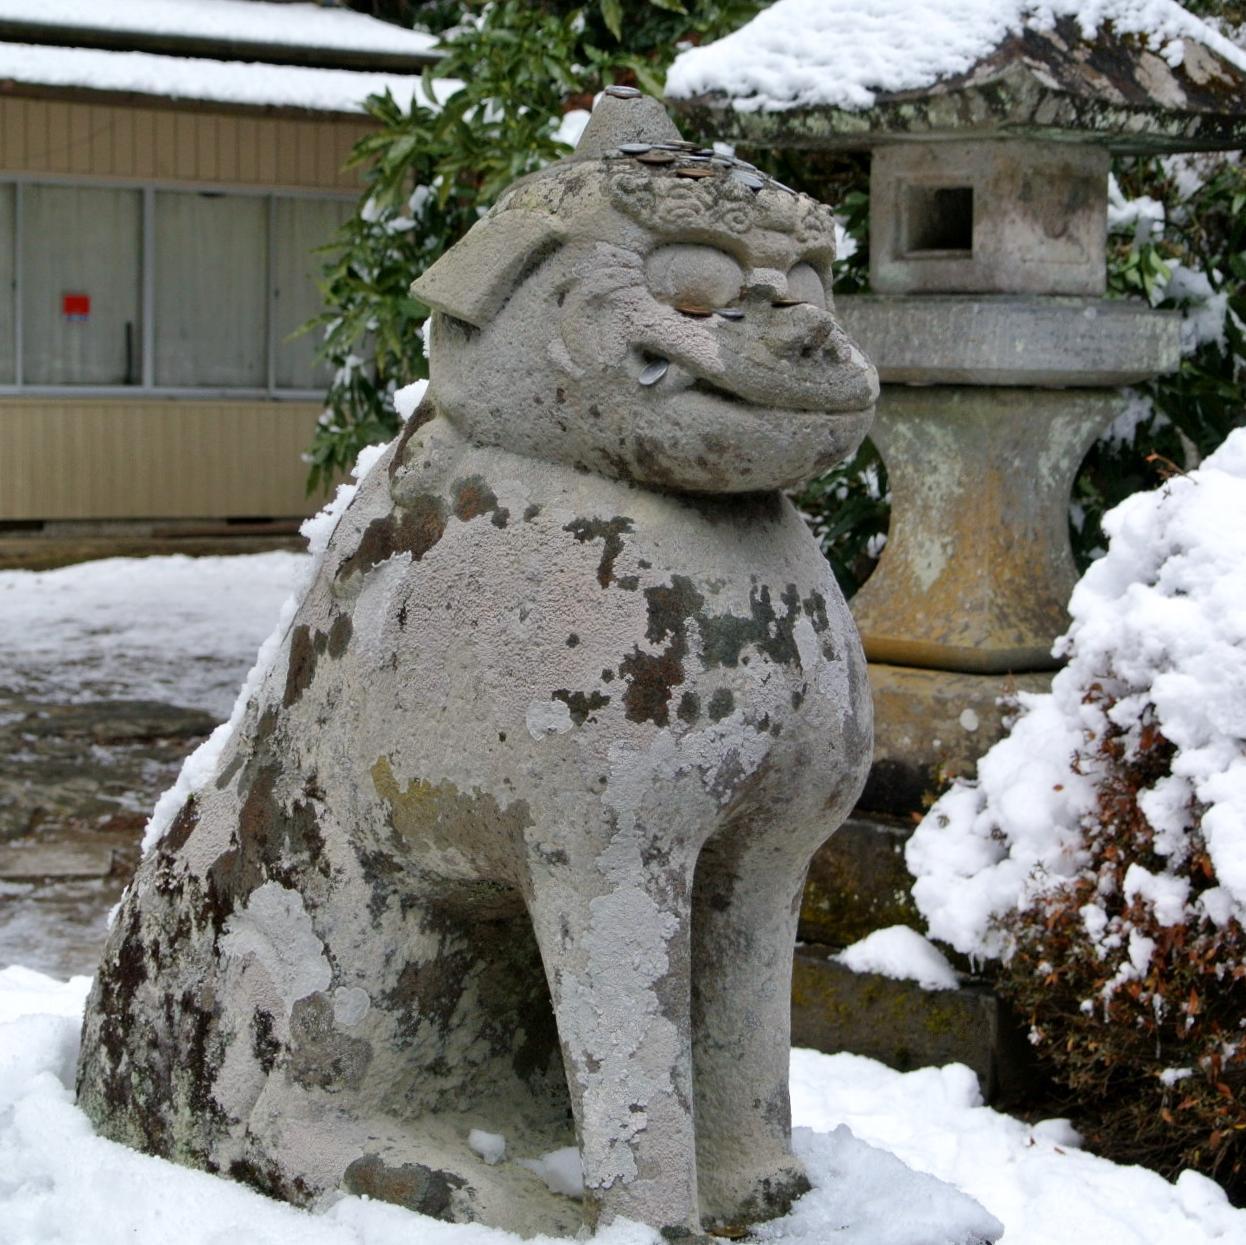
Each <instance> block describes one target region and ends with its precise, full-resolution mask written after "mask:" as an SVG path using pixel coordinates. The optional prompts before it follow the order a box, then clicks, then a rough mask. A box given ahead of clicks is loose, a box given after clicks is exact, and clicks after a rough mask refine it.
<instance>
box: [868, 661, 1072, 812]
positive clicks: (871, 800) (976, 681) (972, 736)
mask: <svg viewBox="0 0 1246 1245" xmlns="http://www.w3.org/2000/svg"><path fill="white" fill-rule="evenodd" d="M1050 687H1051V675H1050V674H1049V673H1044V672H1041V671H1039V672H1031V673H1027V674H1002V675H1001V674H960V673H957V672H955V671H951V670H922V669H919V668H917V667H914V666H889V665H885V664H883V663H881V662H871V663H870V688H871V690H872V691H873V694H874V764H873V766H872V768H871V770H870V778H869V782H868V784H867V785H866V788H865V792H864V794H863V795H862V796H861V800H860V806H861V807H862V808H868V809H870V810H871V811H873V812H879V813H892V814H894V815H897V816H904V815H906V814H908V813H912V812H917V811H919V810H921V809H922V808H924V807H925V806H926V804H927V803H928V802H929V799H930V797H931V796H932V795H934V794H935V793H937V792H939V791H941V790H942V789H943V788H944V787H945V786H946V785H947V782H948V780H949V779H951V778H955V777H972V776H973V774H974V772H975V766H976V764H977V760H978V758H979V757H980V756H981V755H982V754H983V753H984V752H985V751H986V750H987V749H988V748H989V747H990V746H991V745H992V744H993V743H995V742H996V740H998V739H1002V738H1003V736H1004V733H1005V728H1004V719H1005V717H1006V716H1007V715H1008V713H1009V709H1008V707H1007V705H1001V704H1000V703H999V701H1000V700H1001V699H1003V700H1009V699H1011V698H1012V697H1014V696H1015V695H1016V694H1017V692H1045V691H1048V690H1050Z"/></svg>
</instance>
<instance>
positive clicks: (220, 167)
mask: <svg viewBox="0 0 1246 1245" xmlns="http://www.w3.org/2000/svg"><path fill="white" fill-rule="evenodd" d="M370 128H371V126H370V125H369V123H368V122H367V121H366V120H363V119H358V120H357V119H355V118H329V117H325V118H321V119H311V120H301V119H296V118H293V117H289V116H264V115H260V114H257V113H254V112H251V113H228V112H214V111H211V110H209V109H207V108H194V109H181V108H177V109H175V108H171V107H159V108H158V107H151V106H145V107H131V106H126V105H118V104H90V103H78V102H72V103H69V102H62V101H58V100H50V99H15V98H12V97H11V96H0V172H6V173H50V174H59V175H79V176H82V177H119V178H131V179H135V180H140V181H168V182H221V183H225V184H227V185H231V186H251V187H264V188H265V189H306V190H355V189H357V188H358V186H359V177H358V173H357V172H356V171H355V170H351V171H350V172H343V171H342V165H343V164H344V163H345V162H346V157H347V156H348V155H349V154H350V149H351V147H352V146H353V145H354V144H355V142H356V141H358V140H359V139H360V138H362V137H363V136H364V135H365V134H366V133H367V132H368V130H369V129H370Z"/></svg>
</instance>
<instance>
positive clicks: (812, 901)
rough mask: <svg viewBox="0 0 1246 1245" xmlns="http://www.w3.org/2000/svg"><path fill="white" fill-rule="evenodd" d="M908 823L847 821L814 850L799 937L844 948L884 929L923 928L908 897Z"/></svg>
mask: <svg viewBox="0 0 1246 1245" xmlns="http://www.w3.org/2000/svg"><path fill="white" fill-rule="evenodd" d="M912 832H913V826H912V822H909V823H907V824H906V823H905V822H903V821H900V820H894V821H889V820H886V819H883V818H867V817H861V816H854V817H850V818H849V819H848V820H847V821H846V822H844V824H843V825H842V826H841V827H840V828H839V829H838V830H837V831H836V832H835V833H834V834H833V835H832V836H831V837H830V838H829V839H828V840H827V841H826V842H825V843H824V844H823V845H822V847H821V848H819V849H818V852H817V855H815V856H814V858H813V862H812V863H811V864H810V866H809V878H808V880H807V882H806V883H805V897H804V901H803V903H802V904H801V909H800V935H799V936H800V938H801V939H803V940H804V941H805V942H818V943H829V944H831V945H834V946H840V947H844V946H847V945H848V944H850V943H853V942H856V941H857V940H858V939H861V938H864V937H865V936H866V934H869V933H872V932H873V931H874V930H876V929H884V928H886V927H887V926H889V925H911V926H912V927H913V928H914V929H917V930H920V929H923V928H924V926H923V924H922V920H921V917H920V915H919V914H918V911H917V908H916V906H915V905H914V903H913V899H912V896H911V895H910V894H909V887H910V886H912V884H913V879H912V876H911V875H910V874H909V871H908V869H907V868H906V867H905V864H904V844H905V843H906V842H907V841H908V837H909V835H910V834H912Z"/></svg>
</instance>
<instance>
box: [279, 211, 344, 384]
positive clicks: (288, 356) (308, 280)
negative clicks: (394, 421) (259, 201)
mask: <svg viewBox="0 0 1246 1245" xmlns="http://www.w3.org/2000/svg"><path fill="white" fill-rule="evenodd" d="M274 208H275V212H274V216H273V231H274V238H273V246H274V248H275V254H274V257H273V259H274V262H273V287H274V288H273V315H274V317H275V321H276V326H277V334H276V338H277V386H278V388H281V389H327V388H328V386H329V380H330V378H331V376H332V370H331V369H330V368H329V367H328V365H327V364H324V363H317V361H316V347H317V345H318V344H319V343H320V339H321V334H320V333H319V332H318V331H313V332H311V333H304V334H303V335H302V336H301V337H296V338H294V340H293V341H291V340H289V338H290V334H291V333H293V332H294V331H295V330H296V329H297V328H299V326H300V325H303V324H306V323H307V321H308V320H310V319H312V317H313V316H318V315H319V314H320V313H321V312H322V311H323V310H324V302H323V300H322V298H321V296H320V290H319V289H318V288H317V287H316V278H317V277H319V275H320V270H321V268H322V267H324V261H325V259H326V256H324V255H317V254H314V253H313V252H314V251H315V248H316V247H318V246H324V245H325V243H326V242H330V241H332V239H333V235H334V233H335V232H336V231H337V227H338V226H339V225H340V224H342V222H343V221H344V220H346V218H347V217H348V216H349V215H350V212H351V205H350V204H349V203H345V202H342V201H341V200H333V199H278V200H277V201H276V203H275V204H274Z"/></svg>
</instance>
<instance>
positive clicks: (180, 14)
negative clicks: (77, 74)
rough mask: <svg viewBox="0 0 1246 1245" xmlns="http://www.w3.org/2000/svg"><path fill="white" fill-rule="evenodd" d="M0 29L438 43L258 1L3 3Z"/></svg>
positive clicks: (392, 46)
mask: <svg viewBox="0 0 1246 1245" xmlns="http://www.w3.org/2000/svg"><path fill="white" fill-rule="evenodd" d="M0 21H9V22H33V23H35V24H37V25H40V26H53V27H67V28H69V29H70V30H73V29H75V28H77V29H85V30H112V31H127V32H130V33H134V34H148V35H174V36H177V37H179V38H185V39H225V40H228V41H229V42H230V43H233V44H242V45H246V44H249V43H255V44H266V43H267V44H284V45H294V46H298V47H305V48H309V47H322V48H332V49H335V50H349V51H355V52H391V53H392V52H407V53H410V54H412V55H420V54H422V53H424V54H427V53H431V52H432V49H433V47H434V46H435V44H436V42H437V40H436V38H435V36H433V35H429V34H425V33H423V32H422V31H418V30H403V29H402V28H401V27H398V26H394V25H392V24H390V23H388V22H381V21H377V20H376V18H373V17H368V16H366V15H365V14H362V13H355V12H352V11H351V10H350V9H346V8H328V7H326V6H325V5H323V4H270V3H262V2H257V0H0Z"/></svg>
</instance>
